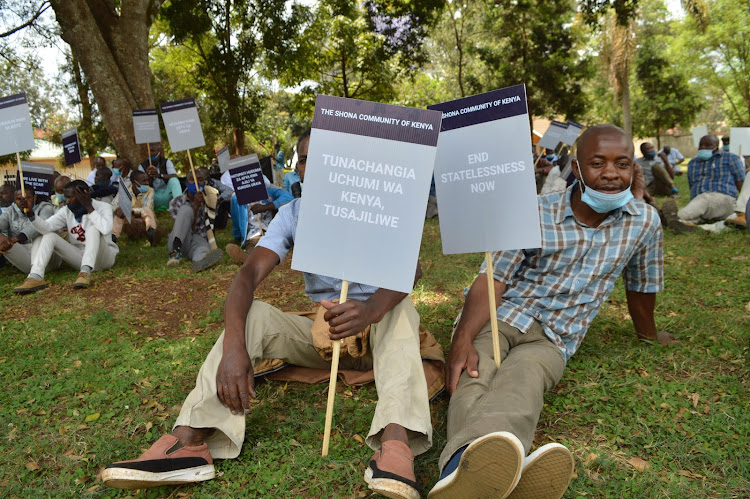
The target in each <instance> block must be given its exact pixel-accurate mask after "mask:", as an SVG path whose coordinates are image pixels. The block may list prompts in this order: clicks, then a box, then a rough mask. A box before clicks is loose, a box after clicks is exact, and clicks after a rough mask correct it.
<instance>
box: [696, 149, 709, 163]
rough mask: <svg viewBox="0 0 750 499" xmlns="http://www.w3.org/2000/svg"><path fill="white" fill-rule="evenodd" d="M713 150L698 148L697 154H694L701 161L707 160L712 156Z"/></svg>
mask: <svg viewBox="0 0 750 499" xmlns="http://www.w3.org/2000/svg"><path fill="white" fill-rule="evenodd" d="M713 155H714V152H713V151H712V150H711V149H698V154H696V155H695V157H696V158H698V159H700V160H701V161H707V160H709V159H711V157H713Z"/></svg>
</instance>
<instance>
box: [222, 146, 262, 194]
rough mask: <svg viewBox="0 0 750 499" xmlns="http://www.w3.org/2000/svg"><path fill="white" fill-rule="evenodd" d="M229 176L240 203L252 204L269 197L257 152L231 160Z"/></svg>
mask: <svg viewBox="0 0 750 499" xmlns="http://www.w3.org/2000/svg"><path fill="white" fill-rule="evenodd" d="M229 177H230V178H231V179H232V185H233V186H234V192H235V194H236V195H237V202H238V203H239V204H242V205H244V204H250V203H255V202H257V201H263V200H265V199H268V191H267V190H266V183H265V182H264V181H263V171H262V170H261V168H260V162H259V161H258V155H257V154H251V155H249V156H243V157H241V158H235V159H233V160H232V161H230V162H229Z"/></svg>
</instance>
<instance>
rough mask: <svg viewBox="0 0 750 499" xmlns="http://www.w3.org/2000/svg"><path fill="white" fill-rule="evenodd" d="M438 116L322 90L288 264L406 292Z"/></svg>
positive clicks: (424, 203)
mask: <svg viewBox="0 0 750 499" xmlns="http://www.w3.org/2000/svg"><path fill="white" fill-rule="evenodd" d="M439 131H440V113H439V112H437V111H428V110H424V109H414V108H406V107H400V106H392V105H388V104H379V103H374V102H366V101H358V100H353V99H344V98H340V97H329V96H325V95H319V96H318V97H317V99H316V102H315V116H314V118H313V128H312V133H311V136H310V149H309V151H308V154H307V169H306V171H305V195H304V197H303V198H302V199H301V204H300V212H299V220H298V223H297V232H296V237H295V248H294V256H293V258H292V268H293V269H295V270H301V271H303V272H311V273H314V274H320V275H324V276H328V277H333V278H338V279H342V280H348V281H352V282H357V283H360V284H369V285H372V286H377V287H380V288H386V289H391V290H395V291H400V292H404V293H409V292H410V291H411V289H412V286H413V285H414V272H415V270H416V267H417V259H418V257H419V247H420V243H421V238H422V229H423V227H424V213H425V209H426V208H427V196H428V194H429V190H430V180H431V178H432V169H433V166H434V163H435V152H436V146H437V138H438V133H439Z"/></svg>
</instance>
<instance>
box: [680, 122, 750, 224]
mask: <svg viewBox="0 0 750 499" xmlns="http://www.w3.org/2000/svg"><path fill="white" fill-rule="evenodd" d="M687 176H688V184H689V185H690V202H689V203H688V204H687V206H685V207H684V208H683V209H681V210H679V211H678V212H677V217H678V218H679V219H680V221H681V222H687V223H688V224H700V223H708V222H715V221H717V220H724V219H725V218H727V217H728V216H730V215H732V214H733V213H734V206H735V203H736V201H737V194H738V193H739V191H740V189H742V183H743V182H744V181H745V168H744V165H743V164H742V162H741V161H740V159H739V157H738V156H737V155H736V154H732V153H728V152H726V151H722V150H720V149H719V139H718V138H717V137H716V135H705V136H703V137H701V140H700V143H699V145H698V154H697V156H696V157H695V158H693V159H691V160H690V163H688V173H687ZM665 214H666V212H665Z"/></svg>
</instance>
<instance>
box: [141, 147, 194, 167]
mask: <svg viewBox="0 0 750 499" xmlns="http://www.w3.org/2000/svg"><path fill="white" fill-rule="evenodd" d="M146 151H148V166H153V165H152V164H151V144H149V143H148V142H146ZM188 154H189V152H188Z"/></svg>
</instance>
